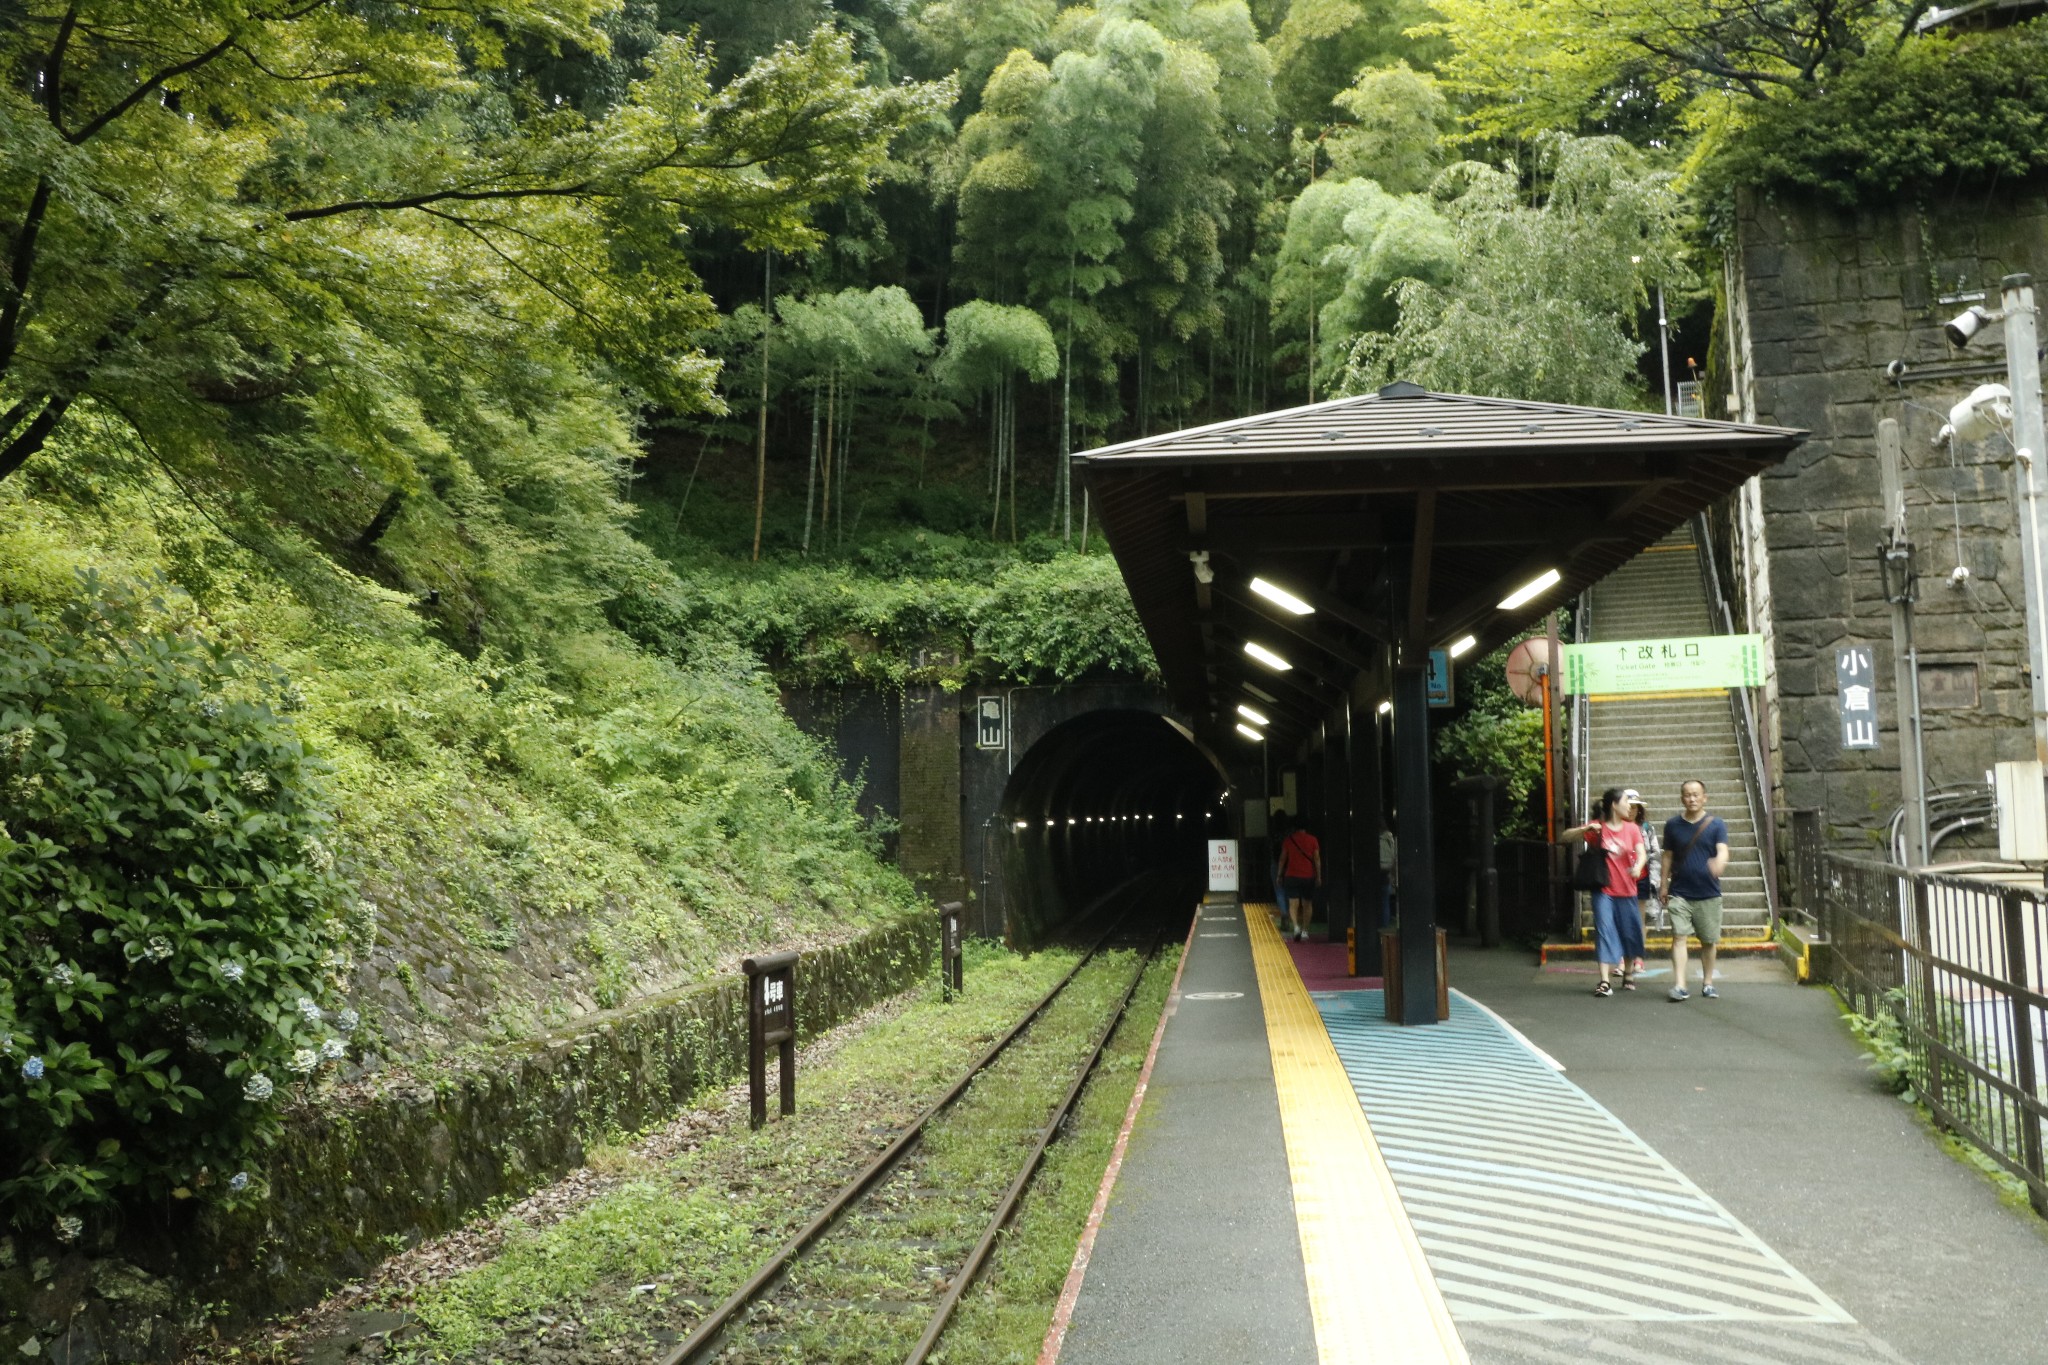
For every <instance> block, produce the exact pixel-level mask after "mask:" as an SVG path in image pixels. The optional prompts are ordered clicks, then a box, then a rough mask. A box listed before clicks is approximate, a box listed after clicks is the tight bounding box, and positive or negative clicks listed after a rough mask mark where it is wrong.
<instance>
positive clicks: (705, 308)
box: [0, 0, 949, 540]
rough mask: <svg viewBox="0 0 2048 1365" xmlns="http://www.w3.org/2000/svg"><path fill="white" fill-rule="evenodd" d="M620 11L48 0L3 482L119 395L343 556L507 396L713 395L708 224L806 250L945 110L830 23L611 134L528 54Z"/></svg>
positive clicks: (42, 12)
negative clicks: (532, 83)
mask: <svg viewBox="0 0 2048 1365" xmlns="http://www.w3.org/2000/svg"><path fill="white" fill-rule="evenodd" d="M603 13H604V10H603V8H602V6H601V5H600V4H599V2H598V0H492V3H482V0H475V2H474V3H472V2H471V0H459V3H456V4H453V5H445V6H435V7H429V8H425V9H422V8H420V7H417V6H409V5H402V4H397V3H387V0H362V2H361V3H352V4H343V3H340V0H309V2H308V3H305V4H302V5H298V6H295V7H291V8H288V9H285V10H281V11H274V12H273V11H268V10H264V9H262V8H260V7H255V8H252V7H250V6H249V5H247V4H245V3H243V2H242V0H199V2H198V3H194V4H191V5H183V6H176V7H166V6H161V5H156V4H145V3H135V2H134V0H77V3H69V4H64V3H57V2H56V0H31V2H30V3H29V4H27V5H26V6H25V7H24V12H23V13H21V14H20V16H19V17H18V18H17V19H16V20H15V21H14V22H10V23H9V24H8V25H6V26H5V28H4V29H0V71H4V72H5V73H6V79H5V82H4V85H0V258H4V260H5V262H6V270H5V281H4V283H0V477H4V476H6V475H8V474H11V473H12V472H13V471H14V470H15V469H17V468H19V467H20V465H21V464H22V462H23V461H25V460H27V459H28V458H30V457H31V456H33V455H34V454H35V453H36V452H37V451H39V450H41V449H42V448H43V447H44V445H45V443H46V442H47V441H48V439H49V437H50V435H51V433H52V432H53V431H54V430H55V429H56V428H57V427H58V425H59V424H60V423H62V422H63V420H64V419H65V416H66V414H67V413H68V412H69V411H71V410H72V408H73V407H74V406H75V405H77V404H79V403H91V404H97V405H99V406H100V407H102V408H104V409H106V410H108V411H110V412H113V413H117V414H119V415H120V417H121V418H122V419H123V420H124V421H126V422H128V423H129V424H130V425H132V426H133V427H134V429H135V430H136V431H137V432H138V433H139V434H140V435H141V436H143V437H144V439H146V440H148V441H149V442H151V443H152V445H153V447H154V448H156V449H157V450H158V451H159V452H160V453H161V454H162V455H163V456H164V457H165V458H166V459H168V460H170V461H171V462H172V463H174V464H184V465H186V466H187V467H193V466H206V465H209V464H212V463H214V462H217V461H221V460H230V461H238V463H237V467H236V470H235V472H236V476H237V478H238V479H239V480H244V481H247V482H249V483H251V484H252V485H253V486H256V487H258V488H266V489H269V490H272V491H281V493H289V494H291V495H292V496H282V495H280V496H279V497H278V498H277V499H276V501H277V502H278V503H279V505H289V506H292V507H293V508H294V509H295V511H296V512H297V514H298V515H301V516H304V517H307V518H308V519H311V520H313V521H315V522H316V523H324V524H321V525H319V526H318V529H319V530H321V531H322V532H323V533H324V534H326V535H328V536H330V537H331V538H334V539H340V540H347V539H352V538H353V537H354V536H355V535H356V534H357V533H358V532H360V531H361V530H362V528H363V527H364V526H365V525H366V524H367V523H369V522H370V521H371V509H375V508H380V506H382V505H386V504H388V503H389V500H390V498H391V497H392V496H393V495H400V496H410V495H412V494H413V493H414V492H415V491H416V490H418V489H419V488H420V487H421V486H422V485H428V484H431V482H432V472H431V471H432V470H433V468H434V467H435V466H436V465H437V464H441V463H445V458H446V452H447V450H448V448H449V446H450V443H451V441H454V442H456V443H457V444H460V443H461V441H462V439H463V437H462V435H460V434H458V433H457V431H456V429H457V428H460V427H462V426H464V425H468V426H469V427H470V428H471V431H470V432H469V433H468V435H470V436H472V437H473V436H474V427H475V425H476V424H477V421H478V408H477V404H478V403H479V402H480V401H482V402H484V403H485V405H486V406H489V405H491V404H492V403H496V404H502V405H504V406H506V407H509V408H515V409H516V408H520V407H525V406H530V405H532V404H534V403H536V402H553V401H560V398H561V396H562V393H563V386H564V385H565V384H568V385H570V386H571V387H573V385H574V384H575V383H578V382H584V381H586V380H588V381H592V382H597V383H600V384H603V385H609V386H610V387H611V389H612V390H613V391H614V392H616V391H617V390H618V389H619V387H620V386H625V387H626V388H628V389H629V391H631V392H633V393H636V394H639V395H642V396H644V397H645V398H647V399H650V400H652V401H655V402H659V403H662V404H664V405H666V406H668V407H670V408H673V409H677V410H682V411H688V410H692V409H699V408H703V407H706V406H707V405H710V404H712V403H714V402H715V398H714V394H713V389H712V384H713V374H714V370H715V366H714V365H713V363H712V362H711V361H710V360H708V359H707V358H706V357H704V356H703V355H702V354H701V352H700V351H699V350H698V348H697V346H696V339H697V338H698V336H699V334H700V333H701V332H702V331H703V330H704V328H705V327H706V326H707V325H708V324H709V323H710V321H711V319H712V308H711V303H710V300H709V298H708V297H707V296H706V295H705V293H704V292H703V290H702V289H701V288H699V287H698V286H697V283H696V279H695V276H694V274H693V272H692V271H691V270H690V268H689V264H688V262H687V260H686V259H685V258H684V256H683V254H682V251H683V245H684V240H685V239H684V237H683V235H682V230H684V229H688V228H691V227H695V226H698V225H703V224H720V223H722V224H728V225H730V226H731V227H732V228H733V229H735V230H736V231H737V232H738V233H739V234H740V236H741V238H742V239H743V240H744V241H746V242H747V243H748V244H749V245H750V246H752V247H754V248H756V249H758V248H760V247H763V246H772V247H777V248H780V249H782V250H797V249H802V248H804V247H806V246H808V245H809V244H811V243H812V242H813V241H814V240H815V235H816V234H815V229H814V228H813V227H812V226H811V225H810V223H809V222H808V219H807V214H808V211H809V208H810V206H811V205H813V204H815V203H816V202H818V201H819V200H821V199H825V198H830V197H832V196H835V195H842V194H848V193H853V192H856V191H858V190H860V189H861V188H862V187H863V186H864V185H866V184H867V183H868V181H869V179H870V178H871V177H872V175H873V174H874V173H875V171H876V168H877V167H878V166H879V165H880V164H882V162H883V160H884V158H885V156H886V151H887V146H888V142H889V139H890V138H891V137H892V136H893V135H894V133H895V132H896V131H897V130H899V129H900V128H902V127H903V126H904V125H905V123H906V122H907V121H909V120H911V119H914V118H916V117H918V116H919V115H920V114H921V113H923V112H925V111H928V110H931V109H934V108H938V107H941V106H942V105H943V103H944V102H945V100H946V99H947V98H948V96H949V91H948V90H947V89H945V88H941V87H913V86H891V87H883V88H877V87H873V86H869V85H867V84H865V83H864V81H863V78H862V72H861V68H860V67H859V65H858V64H857V63H855V62H854V60H853V58H852V52H851V44H850V41H849V40H848V39H847V38H846V37H844V36H842V35H837V34H833V33H831V32H829V31H822V30H821V31H820V32H819V33H817V34H815V35H813V36H812V38H811V39H810V40H809V41H808V42H806V43H803V44H801V45H785V46H783V47H780V48H778V49H777V50H776V51H775V52H774V53H772V54H771V55H770V56H768V57H766V58H764V59H763V60H762V61H760V62H758V63H756V64H755V65H754V66H752V67H750V68H749V69H748V70H747V71H746V72H745V73H744V74H742V75H740V76H739V77H737V78H735V79H734V80H732V81H730V82H728V83H726V84H724V85H723V86H720V85H716V84H715V83H714V81H713V78H712V70H711V65H710V58H709V57H708V56H707V55H706V54H705V53H704V52H703V51H702V50H701V49H700V48H696V47H693V46H692V45H690V44H689V43H688V42H685V41H683V40H680V39H677V38H673V37H665V38H661V39H660V40H659V41H657V42H656V43H655V44H654V45H653V47H652V49H651V50H650V51H649V53H648V55H647V57H646V59H645V62H644V63H643V66H642V69H641V71H640V72H639V74H638V76H637V78H636V79H635V80H634V81H633V82H632V83H631V85H630V86H629V87H627V89H626V90H625V91H624V93H623V95H622V97H621V100H620V102H619V103H618V104H617V105H616V107H613V108H610V109H608V110H606V111H605V112H604V113H603V114H602V115H601V116H596V117H593V116H586V115H584V114H581V113H577V112H573V111H571V110H569V109H566V108H555V107H552V106H549V105H546V104H541V103H537V102H535V101H532V100H531V99H529V98H528V96H529V94H530V92H529V91H528V90H527V89H526V88H525V87H523V86H522V84H521V81H520V79H519V76H518V73H517V72H516V71H513V70H508V69H506V68H504V67H503V66H502V65H501V63H502V62H503V60H504V58H505V54H506V53H507V51H508V43H510V44H513V45H517V44H519V43H524V42H532V43H537V44H542V45H559V46H578V45H580V46H583V47H586V48H590V49H593V50H602V49H603V48H604V46H605V44H606V42H607V38H606V35H605V33H604V31H603V30H602V28H601V27H599V26H598V20H599V18H600V17H601V16H602V14H603ZM165 166H175V167H177V168H178V169H177V173H176V174H166V173H164V172H163V170H162V168H163V167H165ZM512 357H518V358H519V359H518V362H517V363H509V364H508V363H507V362H508V360H509V359H510V358H512ZM308 495H310V496H308Z"/></svg>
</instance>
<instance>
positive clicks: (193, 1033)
mask: <svg viewBox="0 0 2048 1365" xmlns="http://www.w3.org/2000/svg"><path fill="white" fill-rule="evenodd" d="M206 1042H207V1039H206V1035H205V1034H204V1033H201V1032H200V1031H199V1030H198V1029H196V1028H188V1029H186V1030H185V1046H186V1047H189V1048H191V1049H192V1050H193V1051H194V1052H204V1051H206Z"/></svg>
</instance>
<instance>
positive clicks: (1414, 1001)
mask: <svg viewBox="0 0 2048 1365" xmlns="http://www.w3.org/2000/svg"><path fill="white" fill-rule="evenodd" d="M1428 687H1429V682H1428V674H1427V672H1426V671H1425V669H1424V667H1423V664H1422V660H1420V659H1417V660H1416V661H1415V662H1414V663H1413V664H1409V663H1407V662H1405V661H1404V662H1403V663H1402V664H1401V665H1399V666H1397V667H1396V668H1395V669H1394V804H1395V807H1396V809H1397V811H1398V813H1399V815H1400V828H1399V829H1397V830H1396V831H1395V837H1396V839H1397V840H1398V842H1399V844H1400V860H1399V866H1400V878H1401V883H1400V884H1401V899H1400V906H1399V914H1398V916H1397V923H1398V924H1399V926H1400V942H1401V1022H1402V1023H1404V1024H1434V1023H1435V1022H1436V993H1437V979H1436V869H1435V867H1434V865H1433V864H1434V863H1435V859H1436V838H1435V831H1434V829H1433V828H1432V822H1431V820H1430V810H1429V690H1428Z"/></svg>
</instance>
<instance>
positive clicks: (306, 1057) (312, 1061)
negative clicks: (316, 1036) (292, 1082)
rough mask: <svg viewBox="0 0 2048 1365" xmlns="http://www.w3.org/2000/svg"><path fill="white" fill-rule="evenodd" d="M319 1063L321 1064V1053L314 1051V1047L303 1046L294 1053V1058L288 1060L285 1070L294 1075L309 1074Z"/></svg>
mask: <svg viewBox="0 0 2048 1365" xmlns="http://www.w3.org/2000/svg"><path fill="white" fill-rule="evenodd" d="M318 1065H320V1054H319V1053H317V1052H315V1051H313V1049H312V1048H309V1047H302V1048H299V1049H298V1050H297V1051H295V1052H293V1053H292V1059H291V1060H290V1061H288V1062H286V1063H285V1064H284V1067H285V1070H287V1071H289V1072H291V1073H292V1074H293V1075H297V1076H305V1075H309V1074H310V1073H311V1072H312V1070H313V1068H314V1067H316V1066H318Z"/></svg>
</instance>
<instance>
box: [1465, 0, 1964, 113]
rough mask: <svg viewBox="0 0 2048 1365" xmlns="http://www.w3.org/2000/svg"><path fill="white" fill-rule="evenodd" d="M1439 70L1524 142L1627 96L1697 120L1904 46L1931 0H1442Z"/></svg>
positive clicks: (1805, 85) (1804, 86)
mask: <svg viewBox="0 0 2048 1365" xmlns="http://www.w3.org/2000/svg"><path fill="white" fill-rule="evenodd" d="M1434 5H1435V8H1436V10H1437V11H1438V12H1439V13H1440V14H1441V16H1442V18H1441V21H1440V22H1438V23H1435V24H1431V25H1427V26H1426V31H1427V32H1428V33H1429V34H1430V35H1432V36H1439V37H1442V38H1445V39H1447V40H1448V41H1449V42H1450V44H1451V48H1452V52H1451V55H1450V56H1449V57H1448V58H1447V59H1446V60H1445V61H1444V62H1443V63H1442V64H1441V66H1440V70H1441V72H1442V74H1443V75H1444V78H1445V80H1446V81H1447V83H1448V84H1449V85H1450V86H1451V88H1452V89H1454V90H1457V91H1459V92H1461V93H1463V94H1465V95H1467V96H1469V97H1470V98H1471V99H1472V100H1473V101H1474V108H1473V111H1472V120H1473V124H1474V127H1475V128H1476V129H1477V130H1478V131H1480V132H1482V133H1485V134H1489V135H1493V136H1500V137H1508V138H1520V137H1530V136H1534V135H1535V134H1537V133H1539V132H1542V131H1544V130H1546V129H1558V128H1562V129H1567V130H1574V131H1576V130H1579V129H1581V128H1582V127H1584V126H1586V124H1587V122H1588V121H1589V120H1590V119H1594V118H1597V117H1599V116H1600V115H1601V114H1602V113H1603V112H1604V109H1603V106H1608V105H1611V104H1612V103H1613V102H1614V101H1616V100H1617V99H1619V98H1622V97H1624V96H1632V97H1634V98H1636V99H1639V100H1649V101H1654V102H1655V103H1657V104H1659V105H1662V106H1664V107H1666V108H1667V109H1675V110H1676V111H1677V112H1678V113H1679V114H1680V115H1681V116H1690V117H1692V118H1694V119H1695V120H1699V119H1706V118H1710V117H1712V109H1711V107H1710V106H1712V105H1714V104H1717V103H1719V102H1722V101H1724V100H1725V99H1726V98H1727V97H1728V96H1730V95H1734V96H1735V97H1737V98H1738V99H1740V100H1745V101H1760V100H1767V99H1776V98H1780V97H1782V96H1784V95H1787V94H1795V93H1798V92H1801V91H1809V90H1811V89H1813V88H1814V87H1816V86H1817V85H1819V84H1821V83H1823V82H1825V81H1827V80H1829V79H1830V78H1832V77H1834V76H1837V75H1839V74H1840V73H1841V72H1842V71H1843V70H1844V69H1845V68H1846V67H1848V66H1849V65H1850V64H1852V63H1853V62H1854V61H1855V60H1856V59H1857V58H1859V57H1860V56H1862V55H1863V54H1864V53H1865V52H1867V51H1870V50H1872V49H1873V48H1880V49H1881V48H1888V47H1896V46H1897V45H1898V44H1900V43H1901V42H1903V41H1904V40H1905V39H1906V38H1907V37H1908V36H1909V35H1910V34H1911V33H1912V32H1913V25H1914V22H1915V21H1916V20H1918V19H1919V17H1920V16H1921V15H1922V14H1924V13H1926V12H1927V10H1928V9H1929V8H1931V6H1930V5H1929V4H1928V3H1926V0H1609V2H1608V3H1604V4H1599V5H1587V4H1584V3H1582V0H1514V2H1513V3H1501V0H1434Z"/></svg>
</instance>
